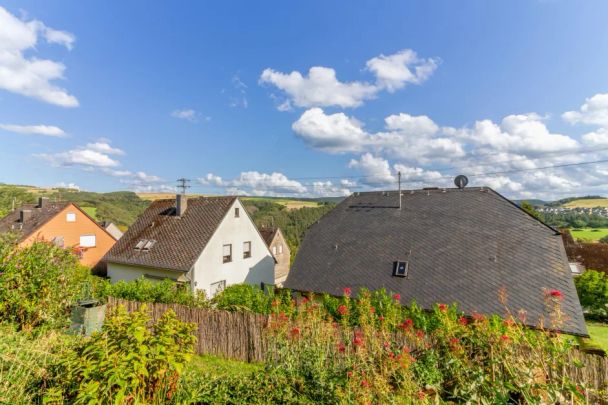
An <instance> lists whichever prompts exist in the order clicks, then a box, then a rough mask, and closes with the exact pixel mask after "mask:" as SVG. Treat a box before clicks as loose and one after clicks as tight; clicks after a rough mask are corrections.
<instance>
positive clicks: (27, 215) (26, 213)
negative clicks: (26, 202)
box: [19, 210, 32, 223]
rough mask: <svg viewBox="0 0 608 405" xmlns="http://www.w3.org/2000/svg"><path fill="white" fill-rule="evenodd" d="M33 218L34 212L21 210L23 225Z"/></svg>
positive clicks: (20, 216) (20, 218)
mask: <svg viewBox="0 0 608 405" xmlns="http://www.w3.org/2000/svg"><path fill="white" fill-rule="evenodd" d="M31 217H32V210H21V211H20V212H19V220H20V221H21V223H24V222H25V221H27V220H28V219H30V218H31Z"/></svg>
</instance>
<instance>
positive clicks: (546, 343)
mask: <svg viewBox="0 0 608 405" xmlns="http://www.w3.org/2000/svg"><path fill="white" fill-rule="evenodd" d="M399 298H400V297H398V296H397V297H393V298H392V299H391V297H389V296H387V294H385V293H384V292H375V293H373V294H372V293H369V292H365V291H364V292H362V293H361V294H360V296H359V297H358V299H357V300H353V299H351V298H350V297H349V296H348V295H347V296H345V297H344V298H342V299H340V300H339V301H338V304H339V305H338V307H337V310H336V311H337V314H330V313H328V310H327V309H326V307H333V303H332V300H328V299H327V298H325V299H324V300H323V303H324V305H321V304H320V303H319V301H317V300H316V299H315V298H314V297H311V299H308V298H305V299H303V300H301V302H300V303H299V305H296V306H295V307H294V308H293V310H292V313H293V315H292V316H289V315H288V314H286V313H284V312H282V311H281V310H280V309H279V307H278V306H276V308H277V309H276V310H275V312H274V313H273V314H272V317H271V323H270V327H269V352H268V359H267V374H269V375H271V374H273V373H278V374H281V375H284V376H286V377H287V379H288V381H292V383H294V382H295V384H296V387H297V389H298V393H299V394H300V395H302V396H303V397H305V398H307V399H310V401H311V402H317V403H411V402H412V401H414V400H416V401H418V402H419V403H443V402H444V401H447V402H454V403H520V402H521V403H553V402H555V401H561V399H562V398H567V399H573V400H577V401H580V400H584V398H585V397H584V394H585V392H584V388H583V387H577V386H576V385H575V384H574V383H573V382H572V381H570V380H569V379H568V378H567V377H566V376H565V374H564V373H563V370H564V369H565V368H567V367H572V365H571V364H569V362H568V357H567V353H568V351H569V350H570V347H571V344H572V340H571V339H568V338H564V337H562V336H559V335H558V334H555V333H553V332H545V331H535V330H531V329H529V328H527V327H524V326H523V325H522V324H521V323H520V322H519V321H518V319H517V317H513V316H509V317H507V319H506V320H504V321H503V319H501V318H499V317H490V318H488V317H485V316H482V315H475V316H473V317H472V319H471V318H467V317H463V316H462V314H461V313H459V312H458V311H457V308H455V307H453V306H448V305H444V304H438V305H436V306H435V308H434V310H433V311H432V313H427V312H424V311H422V310H421V309H420V308H419V307H417V306H416V305H412V306H409V307H401V306H400V305H399V302H398V300H399ZM505 299H506V298H505ZM560 301H561V293H559V292H552V293H551V294H548V295H547V296H546V303H547V306H548V308H550V309H551V314H552V316H551V324H550V325H548V326H551V327H557V326H558V325H559V324H560V322H561V320H562V314H561V310H560ZM504 302H506V301H504ZM336 317H337V319H338V320H337V321H335V318H336ZM541 376H543V377H541Z"/></svg>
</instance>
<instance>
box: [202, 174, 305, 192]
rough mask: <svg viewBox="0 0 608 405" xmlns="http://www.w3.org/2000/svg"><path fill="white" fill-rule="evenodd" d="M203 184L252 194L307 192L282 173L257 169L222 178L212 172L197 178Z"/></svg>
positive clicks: (298, 183) (299, 184)
mask: <svg viewBox="0 0 608 405" xmlns="http://www.w3.org/2000/svg"><path fill="white" fill-rule="evenodd" d="M198 180H199V182H200V183H201V184H203V185H212V186H216V187H226V188H229V189H231V190H232V191H233V192H234V191H238V192H239V194H240V193H242V192H245V193H248V192H249V193H251V194H254V195H289V194H304V193H306V192H307V189H306V187H304V186H303V185H302V184H301V183H300V182H298V181H295V180H290V179H289V178H287V176H285V175H284V174H282V173H277V172H273V173H270V174H268V173H260V172H257V171H248V172H242V173H241V174H240V175H239V176H238V177H237V178H235V179H232V180H223V179H222V178H221V177H219V176H216V175H214V174H212V173H209V174H207V175H206V176H205V177H201V178H199V179H198Z"/></svg>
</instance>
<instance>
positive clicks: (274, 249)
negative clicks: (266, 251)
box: [272, 246, 277, 255]
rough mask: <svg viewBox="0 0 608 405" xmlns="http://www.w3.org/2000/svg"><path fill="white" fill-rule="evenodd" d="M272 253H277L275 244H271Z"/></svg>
mask: <svg viewBox="0 0 608 405" xmlns="http://www.w3.org/2000/svg"><path fill="white" fill-rule="evenodd" d="M272 254H273V255H276V254H277V247H276V246H273V247H272Z"/></svg>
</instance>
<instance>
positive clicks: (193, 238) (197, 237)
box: [104, 196, 237, 271]
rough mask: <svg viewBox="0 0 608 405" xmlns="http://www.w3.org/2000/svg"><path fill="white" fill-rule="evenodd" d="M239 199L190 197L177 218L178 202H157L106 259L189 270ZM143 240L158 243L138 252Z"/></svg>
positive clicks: (172, 200) (138, 220) (114, 261)
mask: <svg viewBox="0 0 608 405" xmlns="http://www.w3.org/2000/svg"><path fill="white" fill-rule="evenodd" d="M236 199H237V198H236V197H232V196H231V197H200V198H189V199H188V208H187V209H186V212H185V213H184V215H183V216H182V217H178V216H176V215H175V199H166V200H157V201H154V202H153V203H152V204H150V206H149V207H148V209H146V211H145V212H144V213H143V214H142V215H141V216H140V217H139V218H137V221H135V223H134V224H133V225H132V226H131V227H130V228H129V230H128V231H127V232H126V233H125V234H124V235H123V237H122V238H121V239H120V240H119V241H118V242H117V243H116V244H115V245H114V246H113V247H112V249H110V251H109V252H108V253H107V254H106V256H105V258H104V260H105V261H107V262H112V263H123V264H131V265H136V266H148V267H156V268H163V269H169V270H178V271H189V270H190V269H191V268H192V266H193V265H194V263H195V262H196V260H197V259H198V257H199V256H200V254H201V253H202V251H203V249H204V248H205V246H206V245H207V243H208V242H209V240H210V239H211V236H212V235H213V234H214V232H215V230H216V229H217V227H218V226H219V225H220V223H221V222H222V219H223V218H224V217H225V215H226V213H227V212H228V210H229V209H230V207H231V206H232V204H233V203H234V201H236ZM142 240H154V241H156V243H155V244H154V245H153V246H152V247H151V248H150V250H148V251H144V250H138V249H135V247H136V246H137V244H138V243H139V242H140V241H142Z"/></svg>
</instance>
